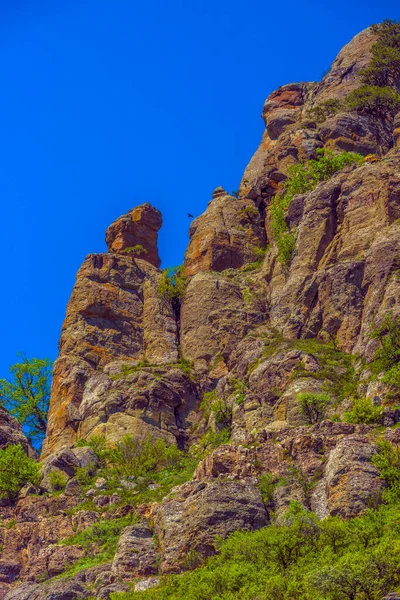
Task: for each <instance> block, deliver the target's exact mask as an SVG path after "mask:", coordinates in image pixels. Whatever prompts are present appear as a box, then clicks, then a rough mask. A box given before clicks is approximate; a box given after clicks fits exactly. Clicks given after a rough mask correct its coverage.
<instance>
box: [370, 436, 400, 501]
mask: <svg viewBox="0 0 400 600" xmlns="http://www.w3.org/2000/svg"><path fill="white" fill-rule="evenodd" d="M372 462H373V463H374V465H375V466H376V467H377V468H378V469H379V471H380V474H381V477H382V479H384V480H385V482H386V484H387V486H388V489H387V490H385V491H384V493H383V497H384V499H385V500H387V501H395V500H398V499H400V446H398V445H397V446H395V445H394V444H391V443H390V442H388V441H387V440H383V441H381V442H379V443H378V453H377V454H375V456H374V457H373V459H372Z"/></svg>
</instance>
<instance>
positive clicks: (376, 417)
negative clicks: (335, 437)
mask: <svg viewBox="0 0 400 600" xmlns="http://www.w3.org/2000/svg"><path fill="white" fill-rule="evenodd" d="M382 413H383V411H382V407H381V406H375V404H374V403H373V402H372V400H369V399H368V398H358V399H357V400H354V402H353V406H352V408H351V410H349V411H347V412H346V413H345V416H344V420H345V421H347V423H367V424H368V423H380V421H381V419H382Z"/></svg>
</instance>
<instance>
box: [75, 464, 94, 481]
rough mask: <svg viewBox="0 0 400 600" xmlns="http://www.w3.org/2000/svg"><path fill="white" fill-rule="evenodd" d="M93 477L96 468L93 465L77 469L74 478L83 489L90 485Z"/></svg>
mask: <svg viewBox="0 0 400 600" xmlns="http://www.w3.org/2000/svg"><path fill="white" fill-rule="evenodd" d="M95 476H96V467H95V465H94V464H93V463H91V464H89V465H87V466H86V467H77V469H75V478H76V480H77V481H78V482H79V483H80V484H81V485H83V486H84V487H85V486H89V485H92V483H93V480H94V478H95Z"/></svg>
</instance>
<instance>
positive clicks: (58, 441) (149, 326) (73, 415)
mask: <svg viewBox="0 0 400 600" xmlns="http://www.w3.org/2000/svg"><path fill="white" fill-rule="evenodd" d="M146 207H147V205H146ZM148 210H150V209H148ZM145 214H147V210H146V211H145ZM159 283H160V273H159V271H158V270H157V269H156V268H155V267H154V266H153V265H151V264H150V263H149V262H148V261H147V260H141V259H135V258H133V257H131V256H124V255H120V254H92V255H89V256H88V257H87V258H86V260H85V261H84V263H83V265H82V267H81V269H80V270H79V272H78V274H77V279H76V284H75V287H74V290H73V292H72V296H71V299H70V301H69V304H68V307H67V314H66V317H65V321H64V324H63V328H62V332H61V338H60V343H59V347H60V354H59V357H58V359H57V361H56V363H55V366H54V372H53V385H52V395H51V402H50V413H49V422H48V430H47V438H46V441H45V444H44V451H43V452H44V455H48V454H49V453H51V452H54V451H55V450H57V449H58V448H61V447H62V446H64V445H72V444H73V442H74V441H75V440H76V439H77V438H78V437H82V435H81V434H80V433H79V428H80V426H81V422H82V415H81V413H80V405H81V402H82V399H83V395H84V390H85V389H86V387H87V386H88V387H89V388H93V386H95V385H96V383H97V379H96V377H97V374H98V373H99V372H100V373H101V372H102V371H103V370H104V369H105V367H106V366H108V367H109V370H110V369H111V371H112V372H117V373H119V372H120V371H121V367H122V365H123V364H129V365H132V364H136V363H137V362H140V361H142V362H143V361H147V362H149V363H151V364H163V363H171V362H175V361H176V360H177V358H178V341H177V323H176V320H175V314H174V310H173V307H172V303H171V301H170V300H168V298H162V297H160V296H159V294H158V292H157V290H158V286H159ZM135 361H136V363H135ZM111 363H114V366H113V367H110V364H111ZM93 377H95V379H94V381H92V378H93ZM114 412H115V411H114ZM121 412H123V411H121ZM86 430H87V427H86V428H85V432H86ZM83 435H84V434H83Z"/></svg>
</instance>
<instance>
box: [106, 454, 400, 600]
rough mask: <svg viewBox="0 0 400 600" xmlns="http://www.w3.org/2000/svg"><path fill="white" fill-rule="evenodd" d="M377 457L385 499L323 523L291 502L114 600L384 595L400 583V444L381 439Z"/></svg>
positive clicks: (315, 599)
mask: <svg viewBox="0 0 400 600" xmlns="http://www.w3.org/2000/svg"><path fill="white" fill-rule="evenodd" d="M374 462H375V464H376V466H377V467H378V468H379V470H380V473H381V477H382V479H383V480H384V481H385V483H386V489H385V492H384V494H383V498H382V500H383V501H385V502H386V504H381V505H378V506H377V507H375V508H370V509H368V510H367V512H366V513H365V514H364V515H362V516H360V517H357V518H354V519H351V520H349V521H345V520H341V519H338V518H337V517H334V516H333V517H328V518H327V519H324V520H322V521H320V520H318V519H317V517H316V516H315V515H314V514H313V513H312V512H309V511H307V510H305V509H304V508H303V507H301V506H300V505H299V504H297V503H296V502H292V503H291V507H290V509H289V511H288V512H287V513H286V515H285V516H284V517H282V518H281V519H280V520H279V522H278V523H273V524H272V525H270V526H269V527H264V528H262V529H260V530H258V531H256V532H247V531H237V532H235V533H233V534H232V535H231V536H230V537H229V538H228V539H226V540H224V541H222V540H220V542H219V553H218V554H217V555H216V556H214V557H212V558H210V559H208V561H207V562H206V563H205V564H204V565H203V566H201V567H199V568H197V569H195V570H194V571H191V572H188V573H184V574H182V575H172V576H169V577H166V578H165V579H164V581H163V582H162V584H161V585H160V586H159V587H156V588H154V589H150V590H147V591H145V592H137V593H135V592H132V593H127V594H114V595H112V598H113V600H140V599H142V600H153V599H154V600H155V599H157V600H167V599H168V600H382V598H383V596H385V595H386V594H387V593H389V592H393V591H395V590H396V589H398V588H400V560H399V556H400V520H399V514H400V483H399V482H400V451H399V448H398V447H397V446H395V445H392V444H390V443H389V442H383V443H382V444H381V445H380V450H379V452H378V454H377V455H376V458H375V460H374ZM382 500H381V501H382Z"/></svg>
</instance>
